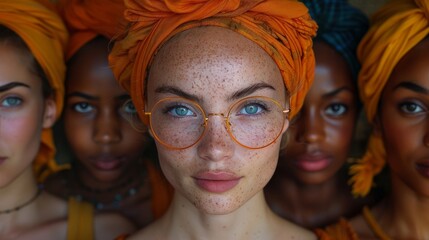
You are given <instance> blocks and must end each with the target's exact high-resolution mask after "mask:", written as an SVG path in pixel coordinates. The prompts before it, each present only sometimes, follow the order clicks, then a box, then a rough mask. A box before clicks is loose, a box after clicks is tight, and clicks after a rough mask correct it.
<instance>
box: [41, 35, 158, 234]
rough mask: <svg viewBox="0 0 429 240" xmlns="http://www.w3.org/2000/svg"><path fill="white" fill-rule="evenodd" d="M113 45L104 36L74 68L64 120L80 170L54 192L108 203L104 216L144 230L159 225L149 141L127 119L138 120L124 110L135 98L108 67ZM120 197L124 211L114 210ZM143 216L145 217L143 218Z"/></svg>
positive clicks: (52, 184)
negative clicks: (130, 222)
mask: <svg viewBox="0 0 429 240" xmlns="http://www.w3.org/2000/svg"><path fill="white" fill-rule="evenodd" d="M108 44H109V40H108V39H105V38H103V37H98V38H96V39H94V40H92V41H90V42H89V43H87V44H86V45H84V46H83V47H82V48H81V49H80V50H79V51H78V52H77V53H76V54H75V55H74V56H73V58H72V59H71V60H70V61H69V63H68V72H67V80H66V101H65V108H64V112H63V114H64V115H63V116H64V117H63V119H64V131H65V134H66V138H67V141H68V143H69V146H70V147H71V150H72V152H73V155H74V156H75V159H74V163H73V168H74V169H72V171H65V172H60V173H59V174H58V175H57V176H53V177H51V178H50V179H49V180H48V189H49V190H50V191H52V192H53V193H54V194H56V195H59V196H61V197H62V198H65V199H67V198H68V197H70V196H76V195H80V196H83V198H84V199H86V200H88V201H91V202H93V201H96V202H98V203H105V208H104V209H103V211H104V210H105V211H115V212H119V213H121V214H124V215H126V216H127V217H129V218H130V219H132V220H133V222H134V223H136V224H137V225H138V226H139V227H143V226H145V225H147V224H148V223H149V222H150V221H152V220H153V218H152V215H151V212H152V210H151V205H150V203H151V201H150V194H151V189H150V185H149V183H148V174H147V172H146V171H147V170H146V166H145V165H144V162H143V159H144V158H145V157H146V158H147V156H145V151H144V150H145V149H146V147H147V146H148V145H149V138H148V135H147V134H146V133H145V132H141V131H136V129H134V128H133V127H132V126H131V124H130V123H129V122H128V120H127V118H126V114H129V115H135V114H136V111H135V109H134V106H133V105H132V104H128V105H126V107H125V108H124V104H126V102H127V101H128V100H130V96H129V95H128V93H127V92H125V91H124V90H123V89H122V88H120V86H119V85H118V84H117V82H116V81H115V78H114V76H113V73H112V71H111V70H110V68H109V66H108V62H107V54H108V52H107V49H108ZM152 147H154V145H152ZM146 155H147V153H146ZM146 160H148V159H146ZM79 183H80V184H79ZM84 186H85V187H84ZM133 187H134V188H136V189H138V192H137V194H135V195H133V196H132V197H128V195H127V194H128V193H127V191H128V190H129V189H130V188H133ZM90 189H97V192H94V191H91V190H90ZM108 189H110V190H108ZM118 193H120V194H122V195H123V196H125V197H124V198H125V199H124V201H122V202H121V205H120V207H117V206H113V205H112V202H113V201H114V199H115V196H116V195H117V194H118ZM109 204H110V205H112V206H109ZM142 212H144V213H145V214H139V213H142Z"/></svg>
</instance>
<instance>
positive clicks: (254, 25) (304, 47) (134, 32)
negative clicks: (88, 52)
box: [109, 0, 317, 119]
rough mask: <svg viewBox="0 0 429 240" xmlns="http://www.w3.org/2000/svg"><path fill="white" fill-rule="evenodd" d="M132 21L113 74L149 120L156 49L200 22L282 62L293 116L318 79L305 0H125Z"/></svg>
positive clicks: (117, 48) (117, 49)
mask: <svg viewBox="0 0 429 240" xmlns="http://www.w3.org/2000/svg"><path fill="white" fill-rule="evenodd" d="M125 6H126V10H125V18H126V19H127V20H128V21H129V22H130V25H129V26H128V28H127V31H126V32H125V33H124V34H123V35H122V36H121V37H119V38H118V39H117V40H116V42H115V45H114V47H113V49H112V52H111V54H110V55H109V60H110V63H111V67H112V69H113V73H114V74H115V76H116V79H117V80H118V81H119V83H120V85H121V86H122V87H123V88H125V89H126V90H127V91H129V92H130V95H131V97H132V100H133V103H134V104H135V105H136V108H137V109H138V111H139V115H140V117H141V118H142V119H145V116H144V113H143V109H144V98H145V96H144V87H145V79H146V71H147V68H148V66H150V63H151V60H152V57H153V55H154V54H155V52H156V51H157V49H158V48H159V47H160V46H161V45H162V44H163V43H164V42H165V41H167V40H168V39H169V38H171V37H172V36H174V35H175V34H177V33H179V32H181V31H184V30H186V29H189V28H194V27H199V26H219V27H224V28H228V29H231V30H234V31H236V32H237V33H239V34H242V35H243V36H245V37H246V38H248V39H250V40H251V41H253V42H255V43H257V44H258V45H259V46H261V47H262V48H263V49H264V50H265V51H266V52H267V53H268V54H269V55H270V56H271V57H272V58H273V60H274V61H275V62H276V63H277V65H278V67H279V69H280V72H281V74H282V76H283V80H284V83H285V85H286V89H287V90H288V91H289V93H290V94H291V99H290V107H291V113H290V118H292V117H293V116H294V115H296V113H297V112H298V111H299V109H300V108H301V106H302V103H303V101H304V97H305V95H306V93H307V91H308V88H309V87H310V85H311V83H312V81H313V75H314V64H315V63H314V55H313V50H312V37H313V36H315V32H316V29H317V25H316V23H315V22H314V21H313V20H311V18H310V16H309V15H308V13H307V8H306V7H305V5H304V4H302V3H300V2H297V1H293V0H266V1H262V0H242V1H240V0H199V1H195V0H183V1H168V0H165V1H139V0H125Z"/></svg>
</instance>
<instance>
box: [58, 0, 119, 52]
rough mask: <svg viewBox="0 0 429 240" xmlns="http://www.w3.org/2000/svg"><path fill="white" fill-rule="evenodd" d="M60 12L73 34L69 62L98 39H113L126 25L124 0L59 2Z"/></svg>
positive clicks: (68, 48) (69, 0)
mask: <svg viewBox="0 0 429 240" xmlns="http://www.w3.org/2000/svg"><path fill="white" fill-rule="evenodd" d="M59 9H60V14H61V16H62V17H63V19H64V21H65V23H66V26H67V28H68V29H69V32H70V40H69V45H68V47H67V51H66V59H70V58H71V57H72V56H73V54H75V53H76V52H77V50H79V49H80V48H81V47H82V46H83V45H85V44H86V43H88V42H89V41H91V40H92V39H94V38H95V37H96V36H98V35H101V36H104V37H106V38H107V39H111V38H112V37H114V36H116V35H117V34H119V33H120V32H122V31H123V30H124V28H125V26H126V21H125V19H124V10H125V6H124V1H123V0H64V1H63V0H60V1H59Z"/></svg>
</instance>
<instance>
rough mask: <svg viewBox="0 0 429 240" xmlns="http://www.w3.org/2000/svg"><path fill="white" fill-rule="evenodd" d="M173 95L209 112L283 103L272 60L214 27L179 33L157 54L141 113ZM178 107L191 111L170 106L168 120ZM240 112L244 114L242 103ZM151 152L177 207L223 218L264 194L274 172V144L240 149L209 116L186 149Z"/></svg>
mask: <svg viewBox="0 0 429 240" xmlns="http://www.w3.org/2000/svg"><path fill="white" fill-rule="evenodd" d="M179 96H180V97H184V98H187V99H192V100H194V101H196V102H198V104H199V105H201V107H203V108H204V109H205V111H206V112H207V113H225V114H226V113H227V111H228V108H229V107H230V106H231V105H232V104H233V103H235V102H237V101H238V100H240V99H243V98H245V97H249V96H266V97H269V98H273V99H275V100H276V101H278V102H279V103H281V105H282V106H283V107H285V106H286V99H287V96H286V93H285V87H284V84H283V80H282V77H281V74H280V71H279V69H278V67H277V65H276V64H275V63H274V61H273V60H272V59H271V57H270V56H269V55H268V54H267V53H266V52H265V51H264V50H263V49H262V48H260V47H259V46H258V45H257V44H255V43H253V42H251V41H250V40H248V39H246V38H245V37H243V36H241V35H239V34H238V33H235V32H233V31H231V30H228V29H224V28H219V27H201V28H193V29H190V30H187V31H184V32H182V33H180V34H178V35H176V36H175V37H174V38H172V39H171V40H170V41H169V42H167V43H166V44H165V45H164V46H162V47H161V49H160V51H159V52H158V53H157V55H156V56H155V58H154V60H153V64H152V67H151V69H150V73H149V80H148V86H147V102H146V103H147V107H146V108H147V109H152V107H153V106H154V105H155V103H156V102H157V101H159V100H161V99H165V98H167V97H179ZM248 105H249V107H253V106H255V107H256V108H257V109H258V112H259V111H261V114H263V113H265V112H266V111H269V110H271V109H264V105H263V104H262V103H260V102H252V103H249V104H248ZM246 106H247V105H246ZM176 109H180V110H182V109H185V110H186V109H193V108H192V107H191V106H189V105H186V104H181V103H175V104H172V105H171V106H169V107H167V108H166V109H162V113H163V114H168V115H167V116H170V115H172V117H171V118H173V117H174V116H175V115H174V113H175V111H174V110H176ZM240 109H241V110H243V111H245V110H246V108H245V107H244V106H243V108H240ZM186 113H190V114H191V113H192V111H186ZM239 113H241V112H239ZM239 113H238V114H239ZM242 114H243V115H246V113H245V112H243V113H242ZM191 116H192V115H191ZM244 117H248V116H243V118H244ZM253 117H256V118H257V117H258V116H253ZM287 123H288V122H287V121H286V122H285V125H284V126H283V131H284V130H286V128H287ZM179 130H180V129H179ZM178 132H180V131H178ZM171 134H172V135H174V134H175V132H172V133H171ZM184 137H186V134H184ZM157 148H158V154H159V161H160V164H161V168H162V170H163V172H164V174H165V176H166V177H167V179H168V180H169V182H170V183H171V184H172V185H173V187H174V188H175V190H176V195H175V199H180V200H179V201H180V204H182V206H188V205H189V206H191V207H190V208H192V206H194V207H196V208H197V209H198V210H200V211H202V212H205V213H209V214H227V213H230V212H232V211H235V210H237V209H238V208H240V207H241V206H242V205H243V204H246V203H247V202H249V201H250V200H251V199H252V198H253V197H254V196H255V195H256V194H258V193H259V194H262V189H263V187H264V186H265V185H266V184H267V182H268V180H269V179H270V178H271V176H272V174H273V173H274V170H275V167H276V164H277V160H278V153H279V148H280V140H279V139H278V140H277V141H275V142H274V143H273V144H271V145H269V146H267V147H265V148H262V149H256V150H255V149H248V148H245V147H242V146H240V145H238V144H237V143H236V142H234V140H232V138H231V136H230V135H229V134H228V132H227V130H226V127H225V121H224V118H223V117H222V116H220V115H216V116H210V118H209V122H208V125H207V128H206V132H205V134H204V135H203V137H202V139H201V140H200V141H199V142H197V143H196V144H195V145H193V146H192V147H189V148H186V149H184V150H174V149H169V148H166V147H165V146H163V145H161V144H160V143H159V142H157ZM259 196H261V195H259ZM259 199H260V198H259Z"/></svg>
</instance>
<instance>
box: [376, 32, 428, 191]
mask: <svg viewBox="0 0 429 240" xmlns="http://www.w3.org/2000/svg"><path fill="white" fill-rule="evenodd" d="M428 54H429V40H427V39H426V40H423V41H422V42H421V43H419V44H418V45H416V46H415V47H414V48H413V49H412V50H411V51H410V52H408V53H407V54H406V55H405V56H404V57H403V58H402V60H401V61H400V62H399V63H398V65H397V66H396V67H395V69H394V71H393V72H392V74H391V77H390V79H389V81H388V83H387V85H386V86H385V89H384V90H383V95H382V98H381V107H380V114H379V126H381V134H382V137H383V140H384V144H385V148H386V151H387V161H388V164H389V167H390V169H391V173H392V178H394V179H399V180H400V181H402V182H403V183H404V184H406V185H407V186H408V187H409V188H410V189H412V190H414V191H415V192H416V193H417V194H421V195H424V196H425V197H428V196H429V59H428V57H427V56H428Z"/></svg>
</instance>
